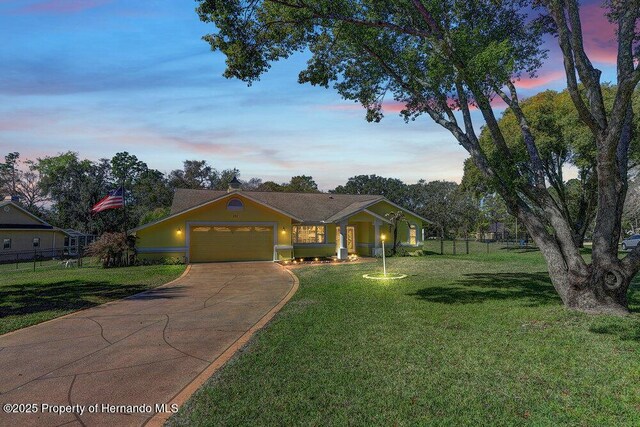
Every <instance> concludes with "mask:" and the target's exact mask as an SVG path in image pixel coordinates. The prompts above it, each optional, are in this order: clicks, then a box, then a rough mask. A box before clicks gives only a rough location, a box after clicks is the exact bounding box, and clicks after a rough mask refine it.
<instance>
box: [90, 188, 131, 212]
mask: <svg viewBox="0 0 640 427" xmlns="http://www.w3.org/2000/svg"><path fill="white" fill-rule="evenodd" d="M123 193H124V191H123V190H122V187H120V188H118V189H117V190H112V191H109V193H108V194H107V195H106V197H104V198H102V200H100V201H99V202H98V203H96V204H95V206H94V207H93V208H91V213H98V212H102V211H106V210H107V209H117V208H123V207H124V197H123Z"/></svg>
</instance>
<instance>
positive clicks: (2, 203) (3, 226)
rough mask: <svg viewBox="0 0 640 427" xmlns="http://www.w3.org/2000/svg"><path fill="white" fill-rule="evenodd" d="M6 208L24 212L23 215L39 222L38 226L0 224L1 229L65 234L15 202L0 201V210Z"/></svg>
mask: <svg viewBox="0 0 640 427" xmlns="http://www.w3.org/2000/svg"><path fill="white" fill-rule="evenodd" d="M5 206H11V207H12V208H14V209H17V210H19V211H20V212H22V213H23V214H25V215H27V216H28V217H30V218H31V219H34V220H35V221H37V222H38V224H4V223H0V229H12V230H16V229H20V230H57V231H61V232H63V233H65V231H64V230H61V229H59V228H57V227H54V226H53V225H51V224H49V223H48V222H46V221H45V220H43V219H42V218H39V217H37V216H35V215H34V214H32V213H31V212H29V211H28V210H26V209H25V208H23V207H22V206H20V205H19V204H17V203H15V202H13V201H11V200H3V201H0V209H3V208H4V207H5Z"/></svg>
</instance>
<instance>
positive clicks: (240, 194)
mask: <svg viewBox="0 0 640 427" xmlns="http://www.w3.org/2000/svg"><path fill="white" fill-rule="evenodd" d="M231 196H236V197H237V196H240V197H246V198H247V199H249V200H251V201H252V202H255V203H257V204H259V205H262V206H264V207H266V208H269V209H271V210H272V211H275V212H278V213H280V214H282V215H284V216H286V217H289V218H292V219H295V220H296V221H300V222H302V220H301V219H300V218H298V217H296V216H293V215H291V214H290V213H287V212H285V211H283V210H280V209H278V208H275V207H273V206H271V205H269V204H267V203H265V202H262V201H260V200H257V199H255V198H253V197H251V196H249V195H247V194H244V193H242V192H241V191H238V190H235V191H232V192H230V193H227V194H223V195H221V196H220V197H216V198H215V199H211V200H208V201H206V202H204V203H200V204H199V205H196V206H193V207H191V208H189V209H185V210H183V211H180V212H176V213H174V214H173V215H169V216H168V217H166V218H162V219H159V220H157V221H153V222H150V223H149V224H144V225H141V226H139V227H136V228H133V229H131V230H129V233H135V232H136V231H139V230H143V229H145V228H148V227H151V226H152V225H156V224H159V223H161V222H164V221H167V220H170V219H172V218H175V217H177V216H180V215H183V214H186V213H187V212H191V211H193V210H195V209H200V208H201V207H203V206H206V205H209V204H211V203H214V202H219V201H220V200H223V199H224V198H225V197H231Z"/></svg>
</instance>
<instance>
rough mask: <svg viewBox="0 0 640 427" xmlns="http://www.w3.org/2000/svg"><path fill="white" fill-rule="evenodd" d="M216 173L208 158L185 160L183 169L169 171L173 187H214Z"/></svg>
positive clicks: (170, 183)
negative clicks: (207, 160)
mask: <svg viewBox="0 0 640 427" xmlns="http://www.w3.org/2000/svg"><path fill="white" fill-rule="evenodd" d="M214 181H215V174H214V172H213V168H212V167H211V166H209V164H208V163H207V162H206V160H185V161H184V162H182V169H175V170H172V171H171V172H170V173H169V185H170V186H171V188H190V189H201V188H202V189H204V188H213V185H214Z"/></svg>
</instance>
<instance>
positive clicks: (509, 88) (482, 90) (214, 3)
mask: <svg viewBox="0 0 640 427" xmlns="http://www.w3.org/2000/svg"><path fill="white" fill-rule="evenodd" d="M605 7H606V8H607V10H603V12H602V13H603V14H606V16H607V18H608V19H609V20H610V21H611V22H612V23H613V24H614V25H615V26H616V29H617V32H616V38H617V42H618V46H617V47H618V54H617V71H618V73H617V81H616V90H615V95H614V97H613V102H612V103H611V104H610V107H609V106H608V104H607V102H606V96H605V95H603V92H604V89H603V87H604V86H605V85H603V84H602V83H601V81H600V76H601V72H600V71H599V70H598V69H596V68H595V67H594V65H593V63H592V62H591V61H590V59H589V57H588V55H587V53H586V51H585V49H584V41H583V37H582V24H581V17H580V5H579V3H578V0H564V1H558V0H541V1H539V2H538V1H536V2H531V1H524V0H505V1H494V0H477V1H471V2H460V1H455V0H407V1H399V2H395V1H394V2H388V1H382V0H338V1H336V0H318V1H314V2H306V1H304V0H257V1H251V2H244V1H240V0H227V1H220V0H200V1H199V7H198V9H197V10H198V13H199V16H200V19H201V20H202V21H204V22H207V23H212V24H213V25H214V26H215V27H214V28H215V29H214V32H213V33H211V34H208V35H206V36H205V37H204V39H205V40H206V41H207V42H208V43H209V44H210V45H211V47H212V49H213V50H219V51H221V52H222V53H224V54H225V55H226V59H227V60H226V65H227V67H226V70H225V72H224V75H225V76H226V77H234V78H238V79H241V80H244V81H246V82H248V83H251V82H253V81H255V80H257V79H258V78H259V77H260V75H261V74H262V73H264V72H265V71H267V70H268V69H269V67H270V65H271V63H273V62H274V61H278V60H281V59H286V58H288V57H290V56H291V55H292V54H294V53H295V52H300V51H304V50H308V51H309V52H310V53H311V58H310V59H309V61H308V62H307V66H306V68H304V69H303V70H301V71H300V73H299V75H298V81H299V82H301V83H310V84H312V85H317V86H322V87H330V86H332V87H333V88H334V89H335V90H337V91H338V93H340V94H341V95H342V96H343V97H344V98H346V99H349V100H355V101H358V102H360V103H361V104H362V105H363V106H364V107H365V109H366V111H367V114H366V117H367V119H368V120H370V121H378V120H380V119H381V118H382V103H383V100H384V99H388V98H393V99H394V100H396V101H398V102H400V103H402V104H403V105H405V108H404V110H403V111H402V114H403V116H404V117H405V119H406V120H414V119H417V118H418V117H419V116H421V115H423V114H426V115H427V116H429V117H430V118H431V119H432V120H433V121H435V122H436V123H438V124H440V125H441V126H442V127H444V128H445V129H447V130H448V131H449V132H450V133H451V134H452V136H453V137H454V138H455V139H456V140H457V142H458V143H459V144H460V145H462V146H463V147H464V148H465V149H466V150H467V151H468V152H469V153H470V154H471V156H472V158H473V161H474V163H475V165H476V167H477V168H478V169H479V170H480V171H481V172H482V174H483V175H484V177H485V179H487V180H488V181H489V182H490V184H491V186H492V187H493V188H495V189H496V191H497V192H498V193H499V194H500V195H501V196H502V197H503V199H504V201H505V204H506V206H507V208H508V209H509V211H510V212H511V213H512V214H513V215H515V216H517V217H518V219H519V220H520V221H521V223H522V224H524V225H525V226H526V228H527V230H528V232H529V234H531V235H532V236H533V238H534V240H535V241H536V243H537V245H538V247H539V248H540V250H541V251H542V253H543V255H544V256H545V259H546V260H547V263H548V266H549V274H550V277H551V280H552V283H553V285H554V287H555V289H556V291H557V292H558V294H559V295H560V297H561V298H562V300H563V302H564V303H565V305H566V306H567V307H570V308H573V309H577V310H584V311H591V312H614V313H626V312H627V311H628V309H627V292H628V289H629V285H630V283H631V279H632V278H633V277H634V276H635V275H636V273H637V272H638V270H639V269H640V248H639V249H637V250H635V251H633V252H632V253H630V254H629V256H627V257H626V258H625V259H624V260H620V259H619V257H618V240H619V237H620V228H621V217H622V208H623V206H624V200H625V196H626V183H627V170H628V166H629V151H630V146H631V135H632V130H633V128H632V123H633V120H632V118H633V109H632V102H631V98H632V94H633V91H634V89H635V87H636V85H637V84H638V81H640V68H638V67H637V59H638V55H637V53H638V52H636V51H635V50H634V49H635V48H636V44H635V42H636V41H637V39H638V36H639V34H637V33H636V28H637V23H638V19H639V17H640V7H639V5H638V0H621V1H617V2H609V1H608V2H605ZM546 33H551V34H553V35H554V36H556V40H557V43H558V45H559V47H560V50H561V52H562V57H563V65H564V68H565V75H566V78H567V88H568V92H569V96H570V98H571V103H572V104H573V106H574V108H575V109H576V111H577V115H578V117H579V118H580V120H581V121H582V122H583V123H584V124H585V125H586V126H587V128H588V129H589V132H590V133H591V134H592V135H593V141H594V143H595V148H596V150H595V153H596V156H595V158H596V164H595V168H596V176H597V191H598V194H597V200H598V204H597V208H596V217H597V220H596V224H595V226H594V245H593V257H592V260H591V261H590V262H587V261H586V260H585V259H584V258H583V257H582V255H581V253H580V249H579V245H578V244H577V243H576V241H575V233H574V230H573V227H572V226H571V219H570V218H569V217H568V215H567V211H568V208H567V207H566V206H563V205H562V204H563V203H562V202H561V201H560V200H559V199H560V196H559V195H558V194H556V195H555V196H554V195H553V194H552V191H550V189H549V188H548V187H547V178H546V171H545V162H544V160H543V159H544V153H541V149H542V148H543V146H546V142H545V143H542V144H541V145H540V147H538V145H537V144H536V137H535V135H533V133H532V131H531V126H532V124H531V120H530V118H529V116H528V115H527V113H526V112H524V111H523V110H522V107H521V103H520V100H519V96H518V90H517V82H518V80H519V79H520V78H521V77H523V76H534V75H535V72H536V70H537V69H538V68H539V67H540V65H541V64H542V62H543V61H544V60H545V59H546V51H545V50H544V48H543V46H544V44H543V39H542V37H543V35H544V34H546ZM579 82H580V84H581V85H580V84H579ZM385 97H386V98H385ZM495 97H499V98H500V99H501V100H503V101H504V102H505V103H506V104H507V106H508V107H509V108H510V109H511V110H512V111H513V114H514V116H515V118H516V119H517V126H518V128H519V131H520V132H521V134H522V143H521V146H520V147H519V148H520V149H521V150H514V149H513V147H510V146H509V145H508V143H507V141H506V138H505V135H504V133H503V132H502V130H501V129H500V126H499V125H498V118H497V117H496V114H495V112H494V110H493V108H492V105H491V101H492V99H494V98H495ZM472 107H475V108H477V109H478V110H479V113H480V115H481V117H482V122H483V124H484V126H485V128H486V129H487V132H488V134H489V135H490V143H491V144H490V146H491V149H488V148H487V147H486V146H483V145H482V144H481V143H480V141H479V136H478V135H477V133H476V127H475V126H474V125H475V120H477V117H475V118H474V115H472V114H471V109H472ZM456 112H459V114H456ZM547 142H548V143H551V144H553V141H547ZM514 151H521V152H522V153H525V155H524V157H521V156H520V154H519V152H514ZM556 191H557V190H556ZM565 204H566V203H565Z"/></svg>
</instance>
